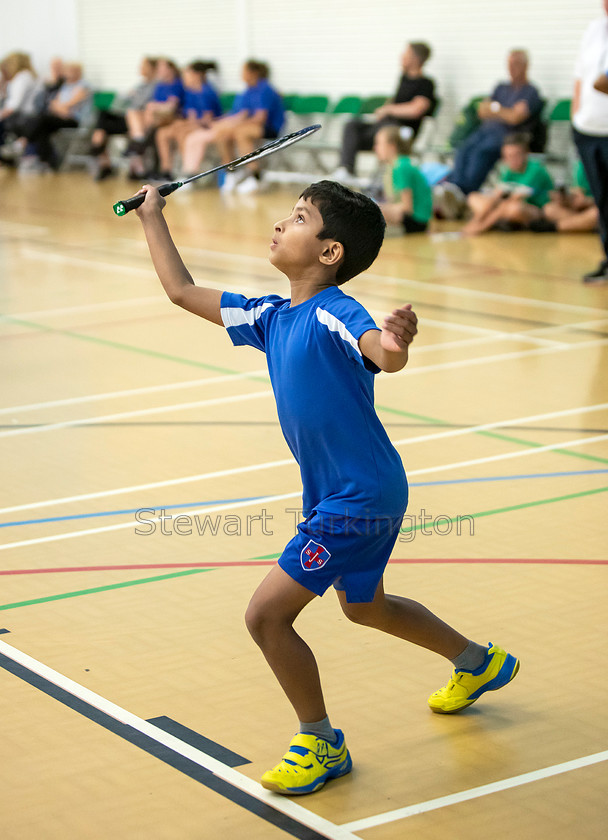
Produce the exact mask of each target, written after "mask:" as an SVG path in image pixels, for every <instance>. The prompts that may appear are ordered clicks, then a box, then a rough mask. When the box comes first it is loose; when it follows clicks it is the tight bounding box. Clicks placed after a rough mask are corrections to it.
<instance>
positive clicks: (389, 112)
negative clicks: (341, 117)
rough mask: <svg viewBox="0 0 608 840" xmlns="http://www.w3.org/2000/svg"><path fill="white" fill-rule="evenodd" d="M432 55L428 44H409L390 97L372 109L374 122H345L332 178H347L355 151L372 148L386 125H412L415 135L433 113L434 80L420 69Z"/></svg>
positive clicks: (353, 170) (352, 170) (341, 179)
mask: <svg viewBox="0 0 608 840" xmlns="http://www.w3.org/2000/svg"><path fill="white" fill-rule="evenodd" d="M430 55H431V48H430V47H429V46H428V45H427V44H423V43H411V44H408V45H407V47H406V49H405V52H404V53H403V55H402V57H401V68H402V70H403V75H402V76H401V79H400V80H399V86H398V87H397V91H396V93H395V95H394V96H393V98H392V99H389V100H388V101H387V102H385V103H384V105H381V106H380V108H377V109H376V111H375V112H374V116H375V118H376V119H375V120H374V121H373V122H364V121H362V120H351V121H350V122H348V123H346V125H345V126H344V135H343V137H342V152H341V156H340V167H339V169H337V170H336V171H335V172H334V173H333V175H332V178H333V180H336V181H346V182H348V181H349V180H350V179H351V178H352V176H353V175H354V173H355V161H356V157H357V152H360V151H371V150H372V149H373V147H374V137H375V136H376V132H377V131H378V130H379V129H380V128H382V126H385V125H398V126H401V127H408V128H410V129H411V132H412V133H411V136H412V137H415V136H416V134H417V133H418V130H419V129H420V125H421V123H422V120H423V119H424V117H425V116H427V115H429V114H432V113H433V111H434V109H435V106H436V104H437V100H436V98H435V83H434V82H433V80H432V79H428V78H427V77H426V76H424V75H423V73H422V68H423V67H424V65H425V63H426V62H427V61H428V59H429V58H430Z"/></svg>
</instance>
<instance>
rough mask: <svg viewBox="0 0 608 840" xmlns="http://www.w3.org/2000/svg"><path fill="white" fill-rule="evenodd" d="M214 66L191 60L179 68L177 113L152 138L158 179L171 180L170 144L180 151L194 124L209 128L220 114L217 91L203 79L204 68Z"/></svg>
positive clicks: (171, 147) (213, 67) (220, 107)
mask: <svg viewBox="0 0 608 840" xmlns="http://www.w3.org/2000/svg"><path fill="white" fill-rule="evenodd" d="M215 68H216V64H215V62H210V61H193V62H192V63H191V64H189V65H188V66H187V67H185V68H184V69H183V70H182V82H183V86H184V95H183V105H182V110H181V116H180V118H178V119H176V120H173V122H171V123H170V124H169V125H165V126H162V127H161V128H159V129H158V130H157V131H156V135H155V138H154V142H155V143H156V150H157V152H158V161H159V173H158V174H159V180H161V181H171V180H173V175H172V172H171V169H172V159H173V152H174V147H177V149H178V150H179V152H180V154H183V149H184V143H185V141H186V137H187V136H188V135H189V134H191V133H192V132H193V131H196V129H198V128H201V127H203V128H209V127H210V126H211V125H212V124H213V121H214V120H216V119H217V118H218V117H220V116H221V115H222V106H221V104H220V98H219V96H218V95H217V91H216V90H215V88H214V87H213V86H212V85H210V84H209V82H208V81H207V73H208V71H209V70H213V69H215Z"/></svg>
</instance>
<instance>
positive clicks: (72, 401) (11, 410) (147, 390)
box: [0, 368, 268, 414]
mask: <svg viewBox="0 0 608 840" xmlns="http://www.w3.org/2000/svg"><path fill="white" fill-rule="evenodd" d="M259 376H265V377H266V378H268V370H267V369H266V368H261V369H260V370H252V371H249V372H245V373H229V374H226V375H225V376H215V377H213V376H212V377H208V378H206V379H190V380H188V381H186V382H170V383H169V384H167V385H147V386H146V387H144V388H128V389H127V390H125V391H108V392H106V393H105V394H87V395H86V396H82V397H66V398H65V399H62V400H49V401H47V402H39V403H28V404H26V405H12V406H9V407H8V408H0V414H15V413H23V412H24V411H38V410H39V409H41V408H56V407H57V406H62V405H77V404H79V403H87V402H96V401H97V400H114V399H119V398H121V397H134V396H139V395H141V394H154V393H157V392H159V391H179V390H180V389H181V388H197V387H199V386H203V385H221V384H223V383H224V382H238V381H239V380H240V379H250V378H255V377H259Z"/></svg>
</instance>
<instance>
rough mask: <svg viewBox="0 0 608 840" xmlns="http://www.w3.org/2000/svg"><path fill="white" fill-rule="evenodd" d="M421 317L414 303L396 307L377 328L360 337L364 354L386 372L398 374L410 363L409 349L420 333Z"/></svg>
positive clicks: (360, 344)
mask: <svg viewBox="0 0 608 840" xmlns="http://www.w3.org/2000/svg"><path fill="white" fill-rule="evenodd" d="M417 323H418V318H417V317H416V313H415V312H414V311H413V310H412V304H411V303H406V304H405V305H404V306H401V307H399V309H393V311H392V312H391V314H390V315H387V316H386V318H385V319H384V321H383V323H382V328H381V329H380V330H379V331H378V330H377V329H375V330H367V332H364V333H363V335H362V336H361V338H360V339H359V349H360V350H361V353H362V354H363V355H364V356H365V357H366V358H367V359H370V360H371V361H372V362H374V364H376V365H378V367H379V368H380V369H381V370H384V371H386V372H387V373H395V372H396V371H398V370H401V369H402V368H404V367H405V365H406V364H407V359H408V348H409V346H410V344H411V343H412V341H413V340H414V336H415V335H416V333H417V332H418V327H417V326H416V325H417Z"/></svg>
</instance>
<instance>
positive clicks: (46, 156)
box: [23, 62, 91, 169]
mask: <svg viewBox="0 0 608 840" xmlns="http://www.w3.org/2000/svg"><path fill="white" fill-rule="evenodd" d="M63 71H64V75H65V80H64V81H63V83H62V84H61V85H60V87H59V88H58V89H57V91H56V92H55V93H54V94H53V95H52V97H51V99H50V101H49V104H48V106H47V109H46V110H45V111H43V113H41V114H37V115H36V116H33V117H29V118H27V119H26V120H25V121H24V125H23V136H24V137H25V138H26V139H27V140H28V141H29V143H31V144H32V145H33V146H34V148H35V150H36V155H37V158H38V162H39V163H41V164H42V165H43V168H46V167H50V168H51V169H57V168H58V165H59V161H58V159H57V155H56V153H55V150H54V148H53V145H52V143H51V137H52V135H53V134H55V132H56V131H59V130H60V129H62V128H76V127H77V126H78V125H79V123H80V121H81V120H82V119H83V117H84V116H85V115H86V114H87V113H88V110H89V106H90V99H91V91H90V89H89V86H88V85H87V84H86V82H84V81H83V79H82V67H81V65H80V64H77V63H75V62H73V63H70V64H66V65H65V66H64V68H63ZM23 162H24V163H25V164H26V166H27V165H28V164H31V163H34V164H35V163H36V161H26V160H24V161H23Z"/></svg>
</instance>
